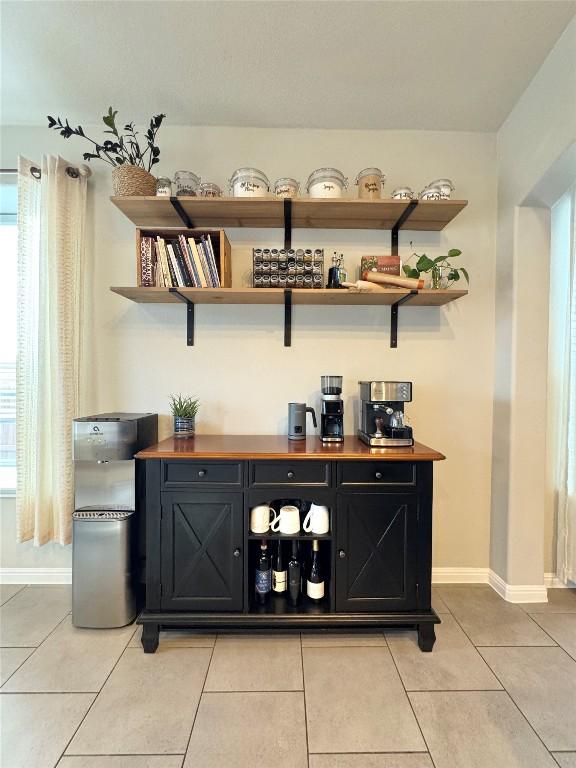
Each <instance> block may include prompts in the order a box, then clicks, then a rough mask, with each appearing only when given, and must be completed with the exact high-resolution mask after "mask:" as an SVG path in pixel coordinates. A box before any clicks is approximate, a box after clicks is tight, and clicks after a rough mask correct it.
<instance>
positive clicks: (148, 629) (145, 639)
mask: <svg viewBox="0 0 576 768" xmlns="http://www.w3.org/2000/svg"><path fill="white" fill-rule="evenodd" d="M159 640H160V624H144V625H143V626H142V648H144V653H154V652H155V651H156V648H158V642H159Z"/></svg>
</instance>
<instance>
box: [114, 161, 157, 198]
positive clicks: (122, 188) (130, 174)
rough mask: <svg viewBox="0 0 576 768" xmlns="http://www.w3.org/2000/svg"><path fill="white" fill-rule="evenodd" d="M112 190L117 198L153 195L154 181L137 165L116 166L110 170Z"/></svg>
mask: <svg viewBox="0 0 576 768" xmlns="http://www.w3.org/2000/svg"><path fill="white" fill-rule="evenodd" d="M112 188H113V190H114V194H115V195H117V196H118V197H132V196H135V195H155V194H156V179H155V178H154V176H152V174H151V173H149V172H148V171H145V170H144V168H140V167H139V166H138V165H117V166H116V167H115V168H114V169H113V170H112Z"/></svg>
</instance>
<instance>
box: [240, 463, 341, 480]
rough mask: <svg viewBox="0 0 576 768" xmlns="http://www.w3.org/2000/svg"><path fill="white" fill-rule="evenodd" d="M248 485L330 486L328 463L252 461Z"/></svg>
mask: <svg viewBox="0 0 576 768" xmlns="http://www.w3.org/2000/svg"><path fill="white" fill-rule="evenodd" d="M250 484H251V485H253V486H264V485H330V463H329V462H325V461H294V462H288V461H253V462H251V464H250Z"/></svg>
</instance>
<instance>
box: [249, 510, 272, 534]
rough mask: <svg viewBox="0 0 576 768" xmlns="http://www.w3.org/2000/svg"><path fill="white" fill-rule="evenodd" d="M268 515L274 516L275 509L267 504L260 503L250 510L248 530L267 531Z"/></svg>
mask: <svg viewBox="0 0 576 768" xmlns="http://www.w3.org/2000/svg"><path fill="white" fill-rule="evenodd" d="M270 517H272V518H273V519H274V518H275V517H276V511H275V510H274V509H272V507H269V506H268V504H260V505H259V506H257V507H252V509H251V510H250V530H251V531H252V533H267V532H268V529H269V528H270V523H271V520H270Z"/></svg>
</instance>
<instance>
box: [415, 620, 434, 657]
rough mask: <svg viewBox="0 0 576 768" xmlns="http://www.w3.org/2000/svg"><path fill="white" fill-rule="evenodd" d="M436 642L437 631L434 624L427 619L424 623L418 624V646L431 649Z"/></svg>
mask: <svg viewBox="0 0 576 768" xmlns="http://www.w3.org/2000/svg"><path fill="white" fill-rule="evenodd" d="M435 642H436V633H435V632H434V624H432V623H431V622H429V621H427V622H425V623H424V624H418V646H419V648H420V650H421V651H431V650H432V648H433V647H434V643H435Z"/></svg>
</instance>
